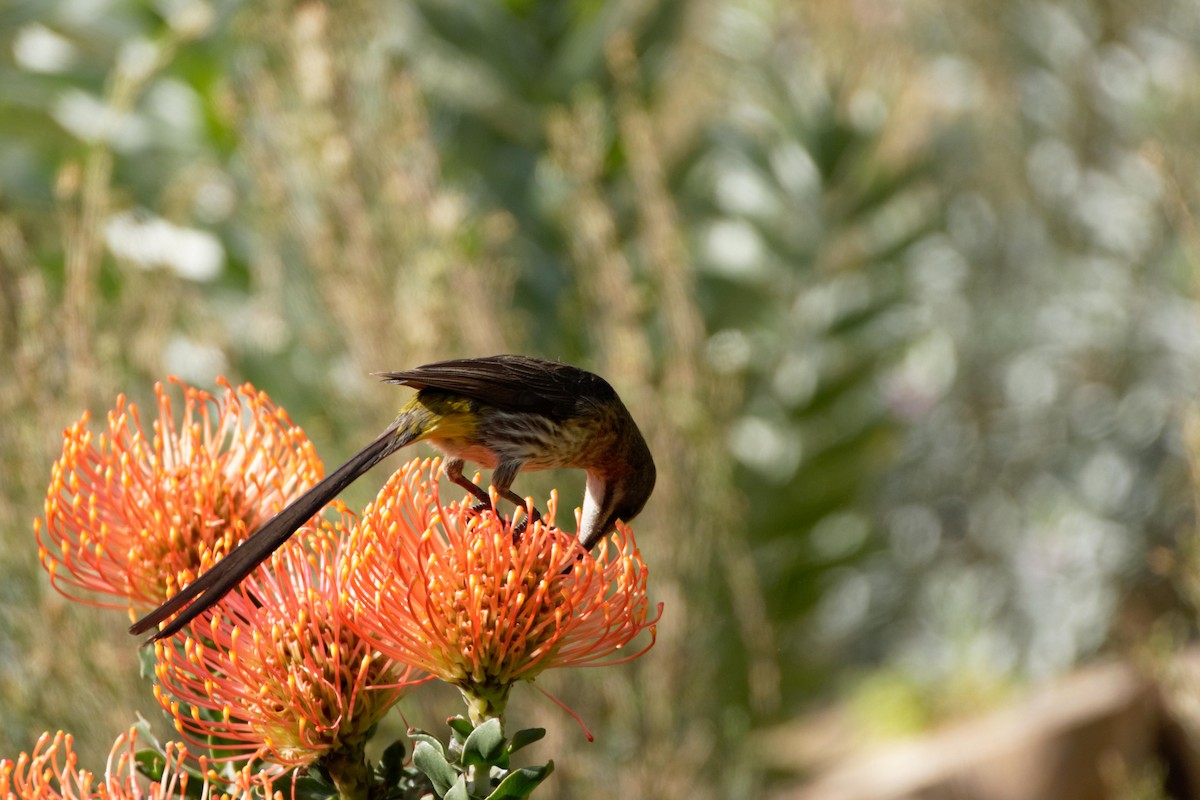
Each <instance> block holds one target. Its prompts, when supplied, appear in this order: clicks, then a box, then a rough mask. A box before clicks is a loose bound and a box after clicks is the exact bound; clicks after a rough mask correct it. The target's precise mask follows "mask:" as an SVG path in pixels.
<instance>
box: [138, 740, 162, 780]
mask: <svg viewBox="0 0 1200 800" xmlns="http://www.w3.org/2000/svg"><path fill="white" fill-rule="evenodd" d="M133 760H134V762H135V763H136V764H137V770H138V772H140V773H141V774H143V775H145V776H146V777H147V778H149V779H150V780H152V781H161V780H162V775H163V770H164V769H166V768H167V759H166V758H165V757H164V756H163V754H162V753H160V752H158V751H157V750H152V749H150V748H147V749H145V750H138V751H137V752H136V753H134V754H133Z"/></svg>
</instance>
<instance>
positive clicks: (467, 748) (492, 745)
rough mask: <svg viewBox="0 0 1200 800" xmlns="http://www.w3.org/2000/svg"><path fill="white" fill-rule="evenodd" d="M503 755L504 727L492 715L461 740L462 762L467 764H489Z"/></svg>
mask: <svg viewBox="0 0 1200 800" xmlns="http://www.w3.org/2000/svg"><path fill="white" fill-rule="evenodd" d="M504 755H505V752H504V729H503V728H502V727H501V726H500V720H498V719H496V718H494V717H493V718H492V719H489V720H487V721H486V722H484V723H483V724H482V725H480V726H479V727H478V728H476V729H475V730H473V731H471V735H470V736H468V737H467V740H466V741H465V742H463V754H462V762H463V763H464V764H466V765H468V766H491V765H492V764H495V763H496V759H498V758H500V757H502V756H504Z"/></svg>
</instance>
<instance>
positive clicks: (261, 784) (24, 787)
mask: <svg viewBox="0 0 1200 800" xmlns="http://www.w3.org/2000/svg"><path fill="white" fill-rule="evenodd" d="M137 737H138V729H137V728H131V729H130V730H129V731H127V732H126V733H123V734H121V735H120V736H119V737H117V741H116V742H115V743H114V744H113V748H112V752H111V753H110V754H109V757H108V764H107V766H106V768H105V771H104V774H103V775H96V774H94V773H92V772H90V771H88V770H86V769H81V768H80V767H79V765H78V763H77V758H76V756H75V749H74V741H73V739H72V737H71V735H70V734H65V733H63V732H62V731H59V732H58V733H56V734H55V735H53V736H51V735H50V734H49V733H44V734H42V736H41V738H40V739H38V742H37V745H36V746H35V747H34V748H33V753H31V754H26V753H22V754H21V755H20V756H19V757H18V758H17V760H16V761H11V760H8V759H4V760H0V797H2V798H6V800H16V799H17V798H19V800H187V799H188V798H190V799H191V800H195V799H196V798H199V799H200V800H217V799H218V798H229V800H234V799H235V798H236V800H253V798H256V797H257V798H269V797H271V796H272V793H271V784H270V781H269V779H268V776H266V775H256V774H253V773H251V772H250V771H249V770H243V771H242V772H240V773H239V774H238V776H237V779H236V781H235V782H234V783H233V784H232V785H231V786H228V787H222V788H220V789H217V788H215V787H214V786H213V785H212V784H210V783H209V782H208V781H207V780H206V779H202V778H198V777H196V776H195V775H189V774H188V772H186V771H185V770H184V768H183V762H184V760H185V759H186V758H187V750H186V749H185V748H183V747H181V746H179V745H176V744H174V743H168V744H167V746H166V750H165V754H164V755H165V759H166V763H165V765H164V767H163V772H162V775H161V776H160V778H159V779H158V780H156V781H149V782H147V781H146V780H145V779H141V780H140V781H139V779H138V776H137V761H136V753H137V751H138V749H139V748H138V746H137ZM207 771H208V770H207V766H206V763H205V760H204V759H203V758H201V759H200V773H201V774H205V773H207ZM195 781H202V786H201V789H200V791H199V792H197V791H195V786H194V785H190V786H189V784H192V783H194V782H195ZM147 783H148V784H149V786H148V788H147V786H146V784H147Z"/></svg>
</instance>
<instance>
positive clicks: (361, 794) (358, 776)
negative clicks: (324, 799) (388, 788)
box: [321, 737, 371, 800]
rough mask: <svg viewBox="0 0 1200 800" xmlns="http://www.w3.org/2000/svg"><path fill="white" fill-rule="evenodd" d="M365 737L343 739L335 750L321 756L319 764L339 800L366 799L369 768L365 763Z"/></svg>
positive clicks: (369, 780) (369, 786)
mask: <svg viewBox="0 0 1200 800" xmlns="http://www.w3.org/2000/svg"><path fill="white" fill-rule="evenodd" d="M366 743H367V740H366V738H365V737H361V738H360V737H355V738H353V739H350V740H343V741H342V742H341V743H340V746H339V747H338V748H337V749H336V750H332V751H330V752H329V754H328V755H326V756H324V757H322V759H321V766H323V767H324V768H325V769H326V770H327V771H328V772H329V778H330V780H332V781H333V785H334V786H335V787H336V788H337V793H338V797H339V798H340V800H367V795H368V793H369V791H370V788H371V769H370V767H369V766H368V765H367V758H366Z"/></svg>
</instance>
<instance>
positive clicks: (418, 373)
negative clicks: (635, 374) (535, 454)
mask: <svg viewBox="0 0 1200 800" xmlns="http://www.w3.org/2000/svg"><path fill="white" fill-rule="evenodd" d="M376 374H378V375H379V376H380V377H381V378H383V379H384V380H386V381H388V382H389V383H399V384H403V385H405V386H412V387H413V388H415V389H425V388H429V389H441V390H443V391H447V392H454V393H456V394H461V395H463V396H464V397H469V398H472V399H474V400H478V401H480V402H483V403H487V404H489V405H493V406H496V407H497V408H502V409H505V410H507V411H527V412H533V413H539V414H546V415H547V416H550V417H554V418H558V419H563V418H566V417H570V416H572V415H574V414H578V413H579V412H580V410H581V402H590V401H595V400H608V399H611V398H615V397H616V392H614V391H613V388H612V387H611V386H609V385H608V382H607V381H605V380H604V379H603V378H601V377H600V376H598V375H594V374H592V373H591V372H587V371H586V370H582V369H579V368H578V367H573V366H571V365H570V364H563V363H561V362H558V361H546V360H544V359H540V358H531V357H529V356H513V355H502V356H488V357H486V358H462V359H454V360H451V361H438V362H436V363H433V364H426V365H424V366H421V367H416V368H415V369H410V370H404V371H402V372H380V373H376Z"/></svg>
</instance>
